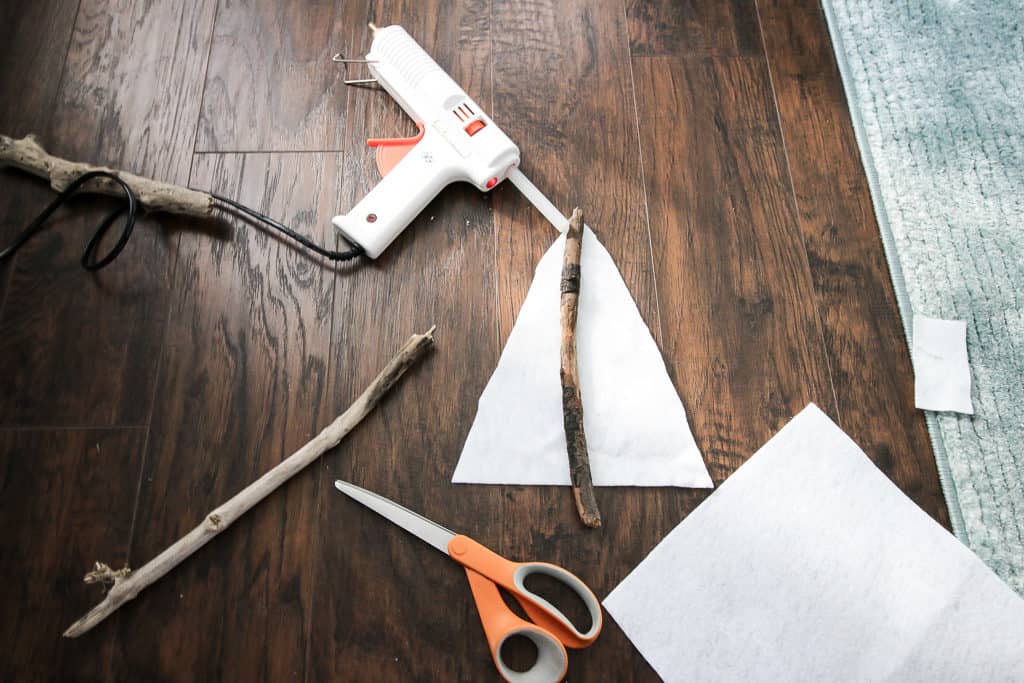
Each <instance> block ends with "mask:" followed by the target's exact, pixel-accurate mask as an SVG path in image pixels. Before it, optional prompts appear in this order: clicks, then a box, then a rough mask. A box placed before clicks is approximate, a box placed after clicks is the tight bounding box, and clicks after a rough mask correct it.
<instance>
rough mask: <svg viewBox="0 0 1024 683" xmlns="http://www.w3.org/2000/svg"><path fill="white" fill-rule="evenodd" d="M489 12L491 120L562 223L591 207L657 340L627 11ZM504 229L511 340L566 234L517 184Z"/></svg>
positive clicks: (503, 322) (557, 5)
mask: <svg viewBox="0 0 1024 683" xmlns="http://www.w3.org/2000/svg"><path fill="white" fill-rule="evenodd" d="M492 9H493V13H494V19H493V20H494V29H493V31H492V42H493V44H494V57H493V60H494V66H493V69H494V106H493V109H494V111H493V114H492V116H493V117H494V119H495V121H496V122H497V123H498V125H500V126H502V128H503V130H505V132H506V133H508V135H509V136H510V137H511V138H512V139H513V140H515V141H516V142H517V143H518V144H519V146H520V150H521V153H522V169H523V171H524V172H525V173H526V174H527V175H528V176H530V178H531V180H533V182H534V183H535V184H536V185H537V186H538V187H539V188H540V189H541V191H542V192H544V193H545V194H546V195H547V196H548V197H549V198H550V199H551V201H552V202H554V204H555V205H556V206H558V207H559V208H560V209H561V210H562V212H563V213H564V214H565V215H568V214H569V213H570V212H571V211H572V208H573V207H574V206H577V205H578V206H580V207H582V209H583V214H584V217H585V219H586V222H587V224H588V225H589V226H590V227H591V228H593V230H594V231H595V233H596V234H597V235H598V237H599V238H600V240H601V242H602V243H603V244H604V245H605V247H606V248H607V249H608V251H609V252H610V253H611V255H612V257H613V258H614V259H615V262H616V264H617V265H618V267H619V270H620V271H621V272H622V276H623V278H624V279H625V281H626V284H627V285H628V286H629V288H630V291H631V292H632V294H633V298H634V300H635V301H636V303H637V306H638V307H639V309H640V313H641V315H642V316H643V317H644V320H646V321H647V323H648V324H649V325H650V327H651V331H652V333H653V334H654V337H655V339H656V340H658V339H660V328H661V323H660V320H659V318H658V307H657V293H656V290H655V284H654V274H653V268H652V263H651V248H650V235H649V231H648V226H647V216H646V211H645V207H644V202H645V199H644V189H643V183H642V180H641V174H642V169H641V159H640V153H639V150H638V147H637V128H636V112H635V102H634V100H633V93H632V76H631V73H630V65H629V53H628V46H627V42H626V40H627V38H626V27H625V22H624V19H623V17H622V8H621V6H620V5H619V4H617V3H614V2H601V3H589V2H582V1H580V2H575V1H574V2H549V1H548V0H532V1H531V2H525V3H524V2H497V3H494V6H493V8H492ZM566 27H572V29H571V30H567V28H566ZM552 64H558V69H557V70H553V69H552V68H551V65H552ZM524 93H536V95H534V96H530V97H526V96H524ZM495 220H496V229H497V233H498V250H497V263H496V264H495V268H496V270H497V272H498V273H499V275H498V306H499V308H498V310H499V312H500V315H501V319H500V328H499V334H500V338H501V341H502V343H504V340H505V339H506V338H507V337H508V334H509V332H510V331H511V329H512V325H513V324H514V322H515V317H516V314H517V313H518V312H519V308H520V307H521V306H522V302H523V299H525V298H526V292H527V290H528V289H529V286H530V283H531V282H532V281H533V270H534V268H535V267H536V264H537V262H538V261H539V260H540V257H541V256H542V255H543V254H544V252H545V251H547V249H548V247H550V246H551V243H552V242H554V240H555V238H556V237H557V233H556V232H555V231H554V230H553V229H552V227H551V226H550V224H548V223H547V222H546V221H545V220H544V218H543V217H542V216H541V215H540V213H539V212H537V210H536V209H534V208H533V207H532V206H531V205H530V204H529V203H528V202H527V201H526V200H525V199H523V198H522V197H521V196H520V195H519V193H518V191H517V190H516V189H515V188H514V187H512V186H511V184H508V185H507V186H504V187H502V188H500V190H499V191H498V192H497V193H496V196H495Z"/></svg>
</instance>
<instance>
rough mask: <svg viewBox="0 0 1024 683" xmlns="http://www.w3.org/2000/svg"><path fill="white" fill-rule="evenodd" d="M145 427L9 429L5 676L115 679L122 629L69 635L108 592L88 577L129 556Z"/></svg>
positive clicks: (4, 485) (2, 506)
mask: <svg viewBox="0 0 1024 683" xmlns="http://www.w3.org/2000/svg"><path fill="white" fill-rule="evenodd" d="M145 439H146V432H145V430H144V429H92V430H84V429H82V430H80V429H71V430H25V429H19V430H11V429H0V538H2V539H3V552H0V577H2V578H3V582H4V590H3V593H2V597H0V642H2V643H3V644H4V657H3V663H2V664H0V672H2V674H0V677H2V678H3V679H4V680H7V681H37V680H54V681H57V680H65V681H66V680H77V681H103V680H111V672H110V659H111V656H112V654H113V648H114V633H113V631H108V632H106V633H102V634H98V636H97V637H96V638H94V639H92V640H89V641H75V642H72V641H67V640H62V639H61V638H60V637H59V634H60V631H61V624H62V623H63V622H65V621H67V620H68V619H74V618H75V617H74V614H75V613H76V612H78V611H79V610H83V609H88V608H89V604H90V603H91V602H92V601H93V600H95V599H97V598H98V597H99V596H100V595H101V594H102V589H101V588H100V587H99V586H86V585H84V584H83V583H82V576H83V575H84V574H85V572H87V571H88V570H90V569H92V566H93V563H94V562H95V561H96V560H104V561H106V562H108V563H110V564H111V565H113V566H114V567H116V568H120V567H121V566H123V565H124V563H125V562H126V561H127V559H128V537H129V535H130V533H131V524H132V508H133V503H134V500H135V495H136V485H137V482H138V477H139V470H140V467H141V464H142V451H143V447H144V445H145Z"/></svg>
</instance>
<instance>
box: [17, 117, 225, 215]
mask: <svg viewBox="0 0 1024 683" xmlns="http://www.w3.org/2000/svg"><path fill="white" fill-rule="evenodd" d="M7 166H10V167H13V168H17V169H21V170H22V171H27V172H28V173H31V174H32V175H36V176H39V177H40V178H44V179H46V180H49V181H50V186H51V187H52V188H53V189H54V190H56V191H57V192H63V191H64V189H66V188H67V186H68V185H70V184H71V183H72V182H73V181H74V180H75V179H76V178H78V176H80V175H82V174H83V173H87V172H89V171H106V172H107V173H111V174H113V175H116V176H118V177H119V178H121V180H123V181H124V182H125V183H127V185H128V186H129V187H130V188H132V189H133V190H134V191H135V194H136V195H138V198H139V202H140V203H141V204H142V206H144V207H145V208H146V209H147V210H148V211H154V212H155V211H162V212H165V213H175V214H179V215H182V216H195V217H196V218H205V217H206V216H209V215H210V214H211V213H212V212H213V197H211V196H210V195H209V194H207V193H206V192H199V191H198V190H191V189H189V188H187V187H182V186H181V185H174V184H173V183H164V182H161V181H159V180H153V179H152V178H144V177H142V176H137V175H135V174H134V173H128V172H127V171H119V170H117V169H113V168H107V167H105V166H92V165H90V164H84V163H81V162H77V161H68V160H67V159H62V158H60V157H56V156H53V155H52V154H50V153H49V152H47V151H46V150H45V149H43V146H42V145H40V144H39V141H38V140H37V139H36V137H35V136H34V135H26V136H25V137H23V138H21V139H19V140H15V139H14V138H9V137H7V136H6V135H0V168H5V167H7ZM81 191H82V192H92V193H94V194H106V195H113V196H115V197H120V196H122V194H123V190H122V189H121V187H120V186H119V185H117V184H116V183H114V182H113V181H111V180H110V179H108V178H94V179H92V180H90V181H89V182H87V183H86V184H85V185H83V186H82V190H81Z"/></svg>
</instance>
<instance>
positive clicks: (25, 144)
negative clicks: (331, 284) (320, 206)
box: [0, 135, 363, 270]
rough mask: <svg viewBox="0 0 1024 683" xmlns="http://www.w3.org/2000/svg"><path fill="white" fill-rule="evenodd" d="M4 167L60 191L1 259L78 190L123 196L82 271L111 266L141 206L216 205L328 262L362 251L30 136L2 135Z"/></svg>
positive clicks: (190, 211)
mask: <svg viewBox="0 0 1024 683" xmlns="http://www.w3.org/2000/svg"><path fill="white" fill-rule="evenodd" d="M5 166H12V167H14V168H19V169H21V170H24V171H28V172H29V173H32V174H34V175H37V176H40V177H43V178H46V179H48V180H49V181H50V184H51V186H52V187H53V189H55V190H57V191H58V194H57V197H56V198H55V199H54V200H53V201H52V202H50V204H49V205H48V206H47V207H46V208H45V209H43V211H42V212H41V213H40V214H39V215H38V216H36V218H35V219H34V220H33V221H32V222H31V223H30V224H29V225H28V227H26V228H25V229H24V230H23V231H22V232H21V233H20V234H18V236H17V237H15V238H14V241H13V242H11V243H10V244H9V245H7V246H6V247H4V248H3V249H2V250H0V262H2V261H4V260H7V259H9V258H10V257H12V256H13V255H14V254H15V252H17V251H18V249H20V248H21V247H22V246H23V245H24V244H25V243H26V242H28V241H29V240H30V239H31V238H32V237H33V236H34V235H35V234H36V233H38V232H39V231H40V230H42V229H43V227H44V225H45V224H46V221H47V219H49V217H50V216H51V215H53V213H54V212H55V211H56V210H57V209H58V208H60V206H61V205H62V204H64V203H65V202H66V201H68V200H69V199H70V198H71V197H72V196H73V195H75V194H77V193H79V192H91V193H98V194H107V195H112V196H115V197H119V198H121V199H123V204H122V205H121V206H119V207H117V208H115V209H114V210H113V211H112V212H111V213H109V214H108V215H107V216H106V217H105V218H104V219H103V220H101V221H100V223H99V224H98V225H97V226H96V230H95V231H94V232H93V235H92V237H90V238H89V241H88V242H87V243H86V246H85V251H84V252H83V253H82V259H81V264H82V267H83V268H85V269H86V270H100V269H101V268H104V267H106V266H108V265H110V264H111V263H112V262H113V261H114V259H116V258H117V257H118V255H120V253H121V252H122V251H123V250H124V248H125V246H126V245H127V244H128V240H129V238H131V235H132V231H133V230H134V229H135V219H136V217H137V215H138V210H139V207H142V208H143V209H148V210H150V211H153V212H165V213H175V214H179V215H186V216H195V217H199V218H205V217H209V216H210V215H212V213H213V210H214V209H215V208H219V209H221V210H225V211H228V212H230V213H235V214H241V215H243V216H245V217H247V218H250V219H253V220H255V221H257V222H259V223H260V224H262V225H264V226H266V227H269V228H272V229H274V230H276V231H278V232H280V233H282V234H284V235H285V236H287V237H288V238H289V239H292V240H294V241H295V242H298V243H299V244H301V245H302V246H303V247H305V248H306V249H309V250H310V251H312V252H314V253H316V254H318V255H320V256H322V257H324V258H326V259H328V260H331V261H348V260H350V259H353V258H355V257H357V256H360V255H362V254H363V249H362V247H359V246H353V247H351V248H350V249H347V250H344V251H334V250H331V249H326V248H324V247H322V246H320V245H318V244H316V243H315V242H313V241H312V240H310V239H309V238H308V237H305V236H304V235H301V234H299V233H297V232H295V231H294V230H292V229H291V228H289V227H288V226H286V225H284V224H282V223H280V222H279V221H276V220H274V219H273V218H270V217H269V216H266V215H264V214H262V213H260V212H259V211H256V210H255V209H252V208H249V207H248V206H245V205H244V204H240V203H239V202H236V201H235V200H233V199H229V198H227V197H222V196H221V195H218V194H214V193H211V192H203V191H201V190H193V189H191V188H185V187H181V186H178V185H173V184H170V183H162V182H159V181H156V180H152V179H150V178H143V177H141V176H136V175H133V174H131V173H126V172H122V171H116V170H114V169H110V168H102V167H93V166H89V165H88V164H82V163H76V162H71V161H68V160H66V159H61V158H59V157H55V156H53V155H50V154H48V153H47V152H46V150H44V149H43V148H42V147H41V146H40V145H39V143H38V142H36V140H35V139H34V137H33V136H27V137H25V138H22V139H20V140H13V139H11V138H9V137H7V136H5V135H0V168H2V167H5ZM121 218H123V221H122V223H121V234H120V235H119V236H118V238H117V240H116V241H115V243H114V244H113V246H112V247H111V248H110V249H109V250H108V251H107V253H106V254H104V255H103V256H101V257H97V255H96V253H97V250H98V248H99V246H100V244H101V243H102V242H103V238H104V237H105V236H106V234H107V232H108V231H109V230H110V228H111V227H113V226H114V224H115V223H117V221H118V219H121Z"/></svg>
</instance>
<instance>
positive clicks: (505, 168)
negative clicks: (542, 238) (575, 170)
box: [333, 24, 568, 258]
mask: <svg viewBox="0 0 1024 683" xmlns="http://www.w3.org/2000/svg"><path fill="white" fill-rule="evenodd" d="M370 27H371V28H372V29H373V43H372V45H371V46H370V52H369V54H367V55H366V63H367V66H368V68H369V69H370V72H371V73H372V74H373V76H374V79H375V80H376V81H377V82H378V83H379V84H380V85H381V86H382V87H383V88H384V89H385V90H386V91H387V92H388V93H389V94H390V95H391V96H392V97H393V98H395V100H396V101H397V102H398V104H399V105H400V106H401V107H402V109H404V110H405V112H406V114H408V115H409V117H410V118H411V119H412V120H413V121H415V122H416V126H417V128H419V133H418V134H417V135H416V136H415V137H412V138H397V139H387V138H385V139H370V140H367V144H369V145H370V146H371V147H375V148H376V156H377V168H378V169H379V170H380V172H381V175H382V176H383V178H382V179H381V181H380V182H379V183H377V186H376V187H374V188H373V190H371V191H370V193H369V194H368V195H366V196H365V197H363V199H362V200H361V201H360V202H359V203H358V204H356V205H355V207H354V208H353V209H351V210H350V211H349V212H348V213H346V214H343V215H340V216H335V218H334V220H333V223H334V225H335V227H337V228H338V230H340V231H341V233H342V234H343V235H344V236H345V238H346V239H347V240H349V241H350V242H353V243H355V244H358V245H359V246H361V247H362V248H363V249H364V250H365V252H366V255H367V256H369V257H370V258H377V257H378V256H380V254H381V253H382V252H383V251H384V250H385V249H386V248H387V247H388V245H389V244H391V242H392V241H394V239H395V238H396V237H398V234H399V233H400V232H402V230H404V229H405V227H406V226H407V225H409V223H410V222H412V220H413V219H414V218H415V217H416V216H417V215H418V214H419V213H420V212H421V211H422V210H423V209H424V208H425V207H426V206H427V204H428V203H429V202H430V200H431V199H433V198H434V197H436V196H437V195H438V193H440V192H441V190H442V189H444V188H445V187H446V186H447V185H449V184H451V183H453V182H456V181H462V182H468V183H472V184H473V185H475V186H476V187H477V188H478V189H479V190H481V191H482V192H488V191H490V190H492V189H494V187H495V186H496V185H497V184H498V183H500V182H501V181H503V180H505V179H506V178H508V179H511V180H512V182H513V183H514V184H515V185H516V186H517V187H519V189H520V190H521V191H522V192H523V194H524V195H526V197H527V199H529V200H530V201H531V202H532V203H533V204H534V205H535V206H537V208H538V209H540V211H541V212H542V213H543V214H544V216H545V217H546V218H547V219H548V220H549V221H550V222H551V223H552V224H553V225H554V226H555V227H556V228H558V229H559V230H564V229H565V227H566V225H567V223H568V221H567V219H566V218H565V217H564V216H563V215H562V214H561V213H559V211H558V210H557V209H556V208H555V207H554V206H553V205H552V204H551V203H550V202H549V201H548V200H547V199H546V198H545V197H544V196H543V195H542V194H541V193H540V192H539V191H538V190H537V188H536V187H534V185H533V183H531V182H530V181H529V180H528V179H527V178H526V176H524V175H523V174H522V173H521V172H520V171H519V168H518V166H519V148H518V147H517V146H516V144H515V143H514V142H512V140H511V139H509V137H508V136H507V135H505V133H504V132H502V130H501V129H500V128H498V126H496V125H495V124H494V121H492V120H491V118H490V117H489V116H487V114H485V113H484V111H483V109H481V108H480V105H478V104H477V103H476V102H474V101H473V99H472V98H471V97H470V96H469V95H467V94H466V92H465V91H464V90H463V89H462V88H460V87H459V85H458V84H457V83H456V82H455V81H453V80H452V78H451V77H450V76H449V75H448V74H447V73H445V72H444V69H442V68H441V67H440V66H438V65H437V62H435V61H434V60H433V59H431V57H430V55H428V54H427V53H426V51H424V49H423V48H422V47H420V46H419V43H417V42H416V41H415V40H413V39H412V37H411V36H410V35H409V34H408V33H406V32H405V29H403V28H402V27H401V26H388V27H386V28H376V27H375V26H373V25H372V24H371V25H370ZM342 61H358V60H342Z"/></svg>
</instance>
